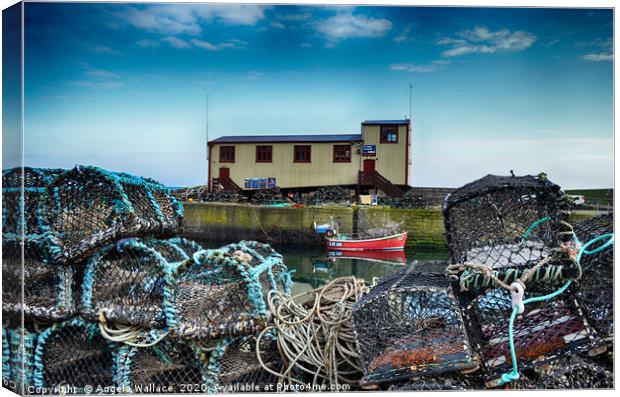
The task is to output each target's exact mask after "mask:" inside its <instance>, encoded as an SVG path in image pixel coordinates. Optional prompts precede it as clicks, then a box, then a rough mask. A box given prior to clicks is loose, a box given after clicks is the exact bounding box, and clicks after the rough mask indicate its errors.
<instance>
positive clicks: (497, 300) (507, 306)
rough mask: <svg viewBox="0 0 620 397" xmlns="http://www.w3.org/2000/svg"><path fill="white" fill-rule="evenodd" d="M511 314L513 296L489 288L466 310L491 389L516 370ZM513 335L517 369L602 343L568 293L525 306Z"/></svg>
mask: <svg viewBox="0 0 620 397" xmlns="http://www.w3.org/2000/svg"><path fill="white" fill-rule="evenodd" d="M540 292H541V291H540V290H539V291H537V292H536V293H532V292H528V291H527V290H526V293H525V296H524V298H526V299H527V298H530V297H533V296H540V295H541V293H540ZM511 313H512V300H511V297H510V294H509V293H508V292H507V291H506V290H504V289H503V288H491V289H488V290H486V292H484V293H482V294H480V295H478V296H476V297H475V298H473V299H472V300H471V301H470V302H469V303H468V304H467V305H466V307H465V310H464V317H465V321H466V325H467V330H468V334H469V336H470V338H471V340H472V345H473V346H474V348H475V350H476V351H477V352H478V353H479V355H480V361H481V364H482V367H483V369H484V371H483V378H484V380H485V382H486V385H487V386H488V387H495V386H497V385H498V382H499V379H500V377H501V375H502V374H504V373H507V372H510V371H511V370H512V360H511V356H510V345H509V334H508V329H509V319H510V315H511ZM513 334H514V344H515V352H516V357H517V362H518V365H519V371H524V370H527V369H529V368H533V367H537V366H540V365H542V364H544V363H546V362H548V361H550V360H552V359H555V358H557V357H560V356H563V355H568V354H574V353H576V352H583V351H590V350H592V351H594V350H595V349H596V348H597V347H599V346H600V338H597V335H596V333H595V332H594V330H593V329H592V328H591V327H590V326H589V325H588V323H587V322H586V320H585V319H584V316H583V313H582V312H581V311H580V309H579V307H578V306H577V303H576V301H575V299H574V298H573V297H572V296H571V295H570V294H568V293H565V294H564V295H560V296H559V297H557V298H555V299H553V300H549V301H543V302H540V303H531V304H528V305H526V306H525V312H524V313H523V314H521V315H519V316H517V318H516V320H515V322H514V328H513Z"/></svg>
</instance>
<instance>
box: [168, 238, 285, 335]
mask: <svg viewBox="0 0 620 397" xmlns="http://www.w3.org/2000/svg"><path fill="white" fill-rule="evenodd" d="M167 280H168V281H167V284H168V285H167V288H166V291H165V293H166V299H165V313H166V317H167V322H168V326H169V327H170V329H171V330H173V331H174V332H175V333H176V334H177V335H179V336H181V337H183V338H190V339H204V338H220V337H226V336H239V335H247V334H254V333H256V332H258V331H260V330H261V329H262V328H264V327H265V325H266V321H267V319H268V311H267V306H266V299H267V295H268V293H269V291H272V290H277V291H280V292H282V293H284V294H289V293H290V288H291V278H290V274H289V272H288V271H287V268H286V266H285V265H284V263H283V261H282V256H281V255H280V254H278V253H276V252H275V251H274V250H273V249H272V248H271V247H270V246H269V245H267V244H261V243H257V242H251V241H241V242H240V243H237V244H229V245H227V246H224V247H222V248H220V249H216V250H203V251H199V252H196V253H195V254H194V255H193V258H192V260H187V261H184V262H181V263H180V264H179V266H176V267H171V268H170V269H169V273H168V279H167Z"/></svg>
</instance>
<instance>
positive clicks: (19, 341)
mask: <svg viewBox="0 0 620 397" xmlns="http://www.w3.org/2000/svg"><path fill="white" fill-rule="evenodd" d="M36 338H37V334H36V332H35V331H34V330H31V329H30V327H26V328H24V327H18V328H10V327H3V328H2V380H3V382H4V384H5V386H9V388H11V389H12V390H13V391H14V392H21V388H22V386H23V387H24V388H27V387H28V386H31V385H32V384H33V371H34V349H35V346H36Z"/></svg>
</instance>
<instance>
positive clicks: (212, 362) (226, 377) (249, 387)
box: [207, 336, 283, 394]
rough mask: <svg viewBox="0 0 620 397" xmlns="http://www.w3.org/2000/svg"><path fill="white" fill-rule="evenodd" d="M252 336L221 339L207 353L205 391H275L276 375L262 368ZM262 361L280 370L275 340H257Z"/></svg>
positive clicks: (254, 339)
mask: <svg viewBox="0 0 620 397" xmlns="http://www.w3.org/2000/svg"><path fill="white" fill-rule="evenodd" d="M257 343H258V342H257V339H256V337H254V336H245V337H241V338H236V339H232V338H226V339H222V340H221V341H220V342H219V343H218V344H217V346H216V347H215V349H213V351H212V353H211V357H210V358H209V365H208V367H207V374H208V379H207V393H211V394H214V393H226V392H229V393H231V392H232V393H238V392H243V391H248V392H264V391H271V392H276V391H278V389H277V383H278V377H277V376H276V375H274V374H272V373H271V372H269V371H267V370H265V368H264V367H263V366H262V365H261V363H260V361H259V358H258V357H257V353H256V344H257ZM259 348H260V355H261V359H262V361H263V364H264V365H265V366H266V367H267V368H270V369H272V370H274V371H276V372H281V367H282V365H283V362H282V359H281V358H280V356H279V355H278V348H277V346H276V342H275V340H270V339H268V338H267V337H265V338H263V339H262V340H261V341H260V347H259Z"/></svg>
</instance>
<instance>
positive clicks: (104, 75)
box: [86, 69, 120, 79]
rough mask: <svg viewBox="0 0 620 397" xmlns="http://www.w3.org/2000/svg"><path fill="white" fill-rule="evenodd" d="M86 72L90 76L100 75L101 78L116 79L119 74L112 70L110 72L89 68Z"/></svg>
mask: <svg viewBox="0 0 620 397" xmlns="http://www.w3.org/2000/svg"><path fill="white" fill-rule="evenodd" d="M86 74H87V75H89V76H91V77H100V78H103V79H118V78H120V76H119V75H118V74H116V73H114V72H110V71H107V70H103V69H89V70H87V71H86Z"/></svg>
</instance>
